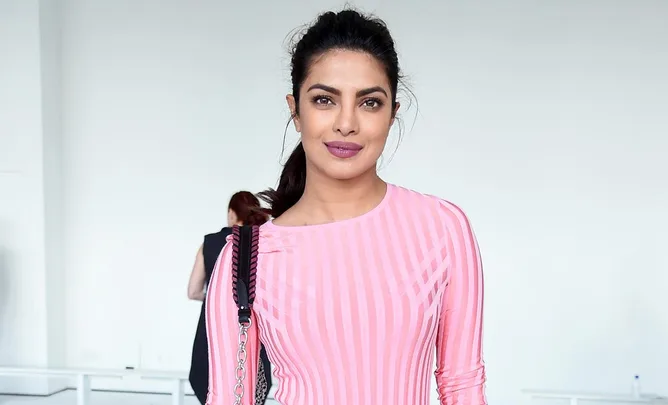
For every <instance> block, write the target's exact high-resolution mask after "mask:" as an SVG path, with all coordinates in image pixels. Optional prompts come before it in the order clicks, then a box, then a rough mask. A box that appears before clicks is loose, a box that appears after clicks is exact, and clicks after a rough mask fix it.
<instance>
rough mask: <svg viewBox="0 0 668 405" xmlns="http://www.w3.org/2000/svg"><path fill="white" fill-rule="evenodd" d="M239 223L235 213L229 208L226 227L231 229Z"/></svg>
mask: <svg viewBox="0 0 668 405" xmlns="http://www.w3.org/2000/svg"><path fill="white" fill-rule="evenodd" d="M237 222H239V218H238V217H237V213H236V212H234V211H233V210H232V208H229V209H228V210H227V226H229V227H232V226H234V225H236V224H237Z"/></svg>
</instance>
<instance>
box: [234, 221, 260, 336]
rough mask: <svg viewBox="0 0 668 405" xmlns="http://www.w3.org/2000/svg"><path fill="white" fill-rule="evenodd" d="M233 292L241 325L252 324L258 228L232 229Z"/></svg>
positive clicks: (243, 227)
mask: <svg viewBox="0 0 668 405" xmlns="http://www.w3.org/2000/svg"><path fill="white" fill-rule="evenodd" d="M232 235H233V244H234V246H233V250H232V290H233V295H234V301H235V302H236V304H237V309H238V316H239V323H240V324H248V325H250V322H251V309H252V306H253V301H255V280H256V276H255V272H256V270H257V248H258V244H259V243H258V242H259V232H258V227H257V226H251V225H243V226H238V225H235V226H234V228H233V229H232Z"/></svg>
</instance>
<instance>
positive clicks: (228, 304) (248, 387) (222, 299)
mask: <svg viewBox="0 0 668 405" xmlns="http://www.w3.org/2000/svg"><path fill="white" fill-rule="evenodd" d="M206 330H207V337H208V345H209V394H208V396H207V400H206V405H232V404H233V403H234V399H235V396H234V388H235V385H236V382H237V381H236V372H235V370H236V368H237V351H238V348H239V322H238V318H237V306H236V304H235V302H234V298H233V294H232V243H227V245H225V247H224V248H223V251H222V252H221V254H220V256H219V257H218V261H217V262H216V266H215V268H214V271H213V274H212V276H211V283H210V284H209V291H208V293H207V301H206ZM259 350H260V344H259V337H258V334H257V324H256V319H255V317H253V319H252V325H251V327H250V328H249V330H248V340H247V345H246V352H247V356H246V365H245V369H246V371H245V378H244V380H243V385H244V395H243V400H242V404H243V405H251V404H254V402H255V400H254V395H255V382H256V379H257V368H258V359H259Z"/></svg>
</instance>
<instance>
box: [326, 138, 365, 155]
mask: <svg viewBox="0 0 668 405" xmlns="http://www.w3.org/2000/svg"><path fill="white" fill-rule="evenodd" d="M325 146H327V150H328V151H329V153H331V154H332V155H334V156H336V157H337V158H341V159H347V158H351V157H353V156H355V155H357V154H358V153H359V151H361V150H362V146H361V145H358V144H356V143H353V142H341V141H332V142H325Z"/></svg>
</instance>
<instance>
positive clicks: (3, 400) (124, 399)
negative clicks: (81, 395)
mask: <svg viewBox="0 0 668 405" xmlns="http://www.w3.org/2000/svg"><path fill="white" fill-rule="evenodd" d="M171 401H172V398H171V397H170V396H169V395H156V394H127V393H118V392H101V391H93V392H92V393H91V405H171V403H172V402H171ZM76 403H77V397H76V391H74V390H67V391H63V392H61V393H58V394H55V395H51V396H49V397H27V396H7V395H0V404H1V405H76ZM276 404H277V402H275V401H273V400H271V399H270V400H267V405H276ZM185 405H199V402H197V399H196V398H195V397H194V396H190V395H189V396H186V400H185Z"/></svg>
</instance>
